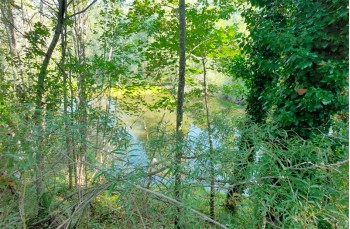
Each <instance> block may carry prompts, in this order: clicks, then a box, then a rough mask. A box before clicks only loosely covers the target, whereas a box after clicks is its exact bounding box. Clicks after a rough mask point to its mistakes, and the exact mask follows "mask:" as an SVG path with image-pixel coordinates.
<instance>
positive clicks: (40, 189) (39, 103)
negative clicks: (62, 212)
mask: <svg viewBox="0 0 350 229" xmlns="http://www.w3.org/2000/svg"><path fill="white" fill-rule="evenodd" d="M66 5H67V3H66V0H59V1H58V15H57V25H56V29H55V32H54V35H53V37H52V40H51V43H50V45H49V48H48V50H47V52H46V53H45V57H44V60H43V62H42V65H41V69H40V72H39V74H38V83H37V88H36V109H35V113H34V120H35V122H36V125H37V127H38V131H39V132H40V133H42V132H43V125H44V124H43V117H42V110H43V108H44V107H43V94H44V92H45V79H46V76H47V68H48V66H49V63H50V60H51V57H52V53H53V51H54V49H55V48H56V45H57V43H58V40H59V37H60V35H61V32H62V27H63V23H64V15H65V11H66ZM43 140H44V139H43V136H41V137H40V141H39V142H40V143H41V144H42V142H43ZM42 150H43V149H42V146H40V145H39V147H38V149H37V151H36V157H35V159H36V165H37V167H36V192H37V198H38V203H39V212H38V216H39V217H43V216H45V215H46V214H47V206H45V200H44V199H45V198H44V193H45V188H44V183H43V182H44V177H43V169H44V162H43V152H42Z"/></svg>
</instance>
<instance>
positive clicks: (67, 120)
mask: <svg viewBox="0 0 350 229" xmlns="http://www.w3.org/2000/svg"><path fill="white" fill-rule="evenodd" d="M61 42H62V43H61V52H62V53H61V55H62V57H61V68H63V71H62V73H63V74H62V76H63V115H64V130H65V140H66V147H67V165H68V187H69V189H70V190H71V189H72V188H73V162H74V158H73V151H72V148H73V145H72V137H71V135H72V134H71V131H70V126H71V121H70V115H69V114H68V103H69V102H68V85H67V80H68V79H67V78H68V76H67V74H66V73H65V72H64V64H65V61H66V46H67V26H64V28H63V30H62V35H61Z"/></svg>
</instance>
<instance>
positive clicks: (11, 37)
mask: <svg viewBox="0 0 350 229" xmlns="http://www.w3.org/2000/svg"><path fill="white" fill-rule="evenodd" d="M0 9H1V14H2V20H3V23H4V25H5V29H6V31H7V33H6V34H7V38H8V42H9V49H10V56H11V58H12V61H11V63H12V74H13V81H14V85H16V84H17V83H18V82H17V70H16V68H17V66H16V60H15V59H16V58H18V53H17V39H16V32H15V19H14V16H13V12H12V8H11V1H10V0H5V1H4V2H3V3H2V5H1V8H0Z"/></svg>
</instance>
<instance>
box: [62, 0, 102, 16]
mask: <svg viewBox="0 0 350 229" xmlns="http://www.w3.org/2000/svg"><path fill="white" fill-rule="evenodd" d="M96 2H97V0H94V1H92V2H91V3H90V4H89V5H88V6H87V7H86V8H85V9H83V10H81V11H79V12H76V13H74V14H72V15H69V16H68V17H66V18H65V19H69V18H72V17H75V16H77V15H79V14H82V13H85V12H86V11H87V10H88V9H89V8H90V7H91V6H92V5H93V4H95V3H96Z"/></svg>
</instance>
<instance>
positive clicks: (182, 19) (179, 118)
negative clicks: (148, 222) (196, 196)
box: [174, 0, 186, 228]
mask: <svg viewBox="0 0 350 229" xmlns="http://www.w3.org/2000/svg"><path fill="white" fill-rule="evenodd" d="M185 13H186V8H185V0H180V4H179V27H180V47H179V48H180V60H179V84H178V90H177V108H176V142H177V150H176V153H175V188H174V196H175V199H176V200H177V201H181V198H180V196H181V195H180V190H181V158H182V154H183V153H182V150H183V147H182V144H183V129H182V125H183V105H184V93H185V72H186V45H185V37H186V16H185ZM180 215H181V208H179V207H178V208H177V215H176V217H175V221H174V225H175V227H176V228H181V222H180Z"/></svg>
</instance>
